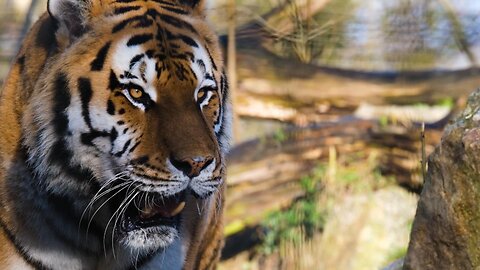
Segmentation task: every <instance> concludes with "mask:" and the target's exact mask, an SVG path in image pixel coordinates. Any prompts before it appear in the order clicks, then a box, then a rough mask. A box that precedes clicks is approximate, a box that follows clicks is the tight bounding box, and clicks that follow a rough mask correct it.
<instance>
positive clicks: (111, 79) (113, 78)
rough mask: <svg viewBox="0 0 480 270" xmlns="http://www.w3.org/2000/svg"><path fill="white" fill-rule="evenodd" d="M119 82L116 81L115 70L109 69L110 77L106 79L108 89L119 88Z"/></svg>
mask: <svg viewBox="0 0 480 270" xmlns="http://www.w3.org/2000/svg"><path fill="white" fill-rule="evenodd" d="M120 85H121V84H120V82H119V81H118V78H117V75H115V72H113V70H110V77H109V79H108V88H109V89H110V90H112V91H113V90H115V89H118V88H120Z"/></svg>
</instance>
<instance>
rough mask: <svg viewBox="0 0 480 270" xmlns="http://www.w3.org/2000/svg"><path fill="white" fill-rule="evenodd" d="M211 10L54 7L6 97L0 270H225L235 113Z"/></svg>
mask: <svg viewBox="0 0 480 270" xmlns="http://www.w3.org/2000/svg"><path fill="white" fill-rule="evenodd" d="M206 5H207V4H206V0H49V1H48V3H47V11H46V12H45V13H44V14H43V15H41V17H40V18H39V19H38V21H37V22H35V23H34V25H33V26H32V27H31V29H30V30H29V32H28V33H27V34H26V36H25V38H24V40H23V42H22V45H21V47H20V49H19V52H18V54H17V56H16V58H15V59H14V61H13V62H12V66H11V69H10V71H9V74H8V75H7V77H6V79H5V81H4V86H3V90H2V92H1V96H0V134H1V137H2V140H1V143H0V265H1V268H2V269H72V270H73V269H115V270H117V269H118V270H123V269H173V270H175V269H186V270H188V269H215V268H216V267H217V264H218V261H219V257H220V254H221V250H222V248H223V245H224V240H223V215H224V204H225V198H224V197H225V189H226V187H225V186H226V184H225V177H226V162H225V159H226V154H227V152H228V149H229V145H230V137H231V118H232V109H231V102H230V98H229V93H228V81H227V76H226V72H225V68H224V62H223V58H222V57H223V56H222V50H221V45H220V43H219V38H218V36H217V35H216V34H215V33H214V31H213V30H212V27H211V25H210V24H209V22H208V20H207V19H206V17H207V16H206V15H207V14H206V13H207V6H206Z"/></svg>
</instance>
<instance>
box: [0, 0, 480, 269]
mask: <svg viewBox="0 0 480 270" xmlns="http://www.w3.org/2000/svg"><path fill="white" fill-rule="evenodd" d="M0 4H1V6H2V7H3V9H2V10H0V81H1V80H3V78H5V76H6V73H7V72H8V67H9V63H10V62H11V61H12V59H13V57H14V55H15V52H16V51H17V49H18V46H19V44H20V43H21V40H22V37H23V35H24V34H25V33H26V31H27V30H28V28H29V27H30V26H31V24H32V22H34V21H35V20H36V19H37V18H38V16H39V15H40V14H41V13H42V12H44V11H45V7H46V0H24V1H22V0H0ZM207 9H208V15H209V18H210V21H211V23H212V26H213V27H214V28H215V29H216V30H217V32H218V33H219V35H220V40H221V43H222V45H223V48H224V52H225V56H226V59H227V64H228V73H229V77H230V81H231V88H232V96H233V103H234V110H235V124H234V144H233V147H232V151H231V153H230V156H229V161H228V162H229V169H228V195H227V210H226V220H225V221H226V227H225V235H226V244H225V248H224V251H223V255H222V263H221V265H220V269H242V270H248V269H252V270H254V269H327V270H329V269H335V270H341V269H368V270H370V269H382V268H383V267H385V266H387V265H388V264H389V263H391V262H393V261H395V260H397V259H399V258H402V257H403V256H404V255H405V253H406V249H407V245H408V239H409V232H410V227H411V225H412V221H413V217H414V215H415V208H416V202H417V198H418V195H419V193H420V192H421V189H422V184H423V174H424V173H425V170H426V169H427V168H426V167H427V164H426V162H424V161H425V157H426V156H427V155H428V154H429V153H431V152H432V151H433V149H434V147H435V145H436V144H437V143H438V142H439V141H440V138H441V134H442V130H443V128H444V127H445V125H446V124H447V123H448V121H449V119H450V118H451V117H453V116H454V115H455V114H456V112H458V111H459V110H461V109H462V107H463V106H464V104H465V101H466V97H467V96H468V94H469V93H470V92H471V91H472V90H474V89H475V88H477V87H478V86H479V85H480V69H479V67H478V65H479V61H480V60H479V58H480V32H479V31H480V17H479V14H480V1H477V0H397V1H389V0H367V1H365V0H263V1H253V0H209V1H208V5H207Z"/></svg>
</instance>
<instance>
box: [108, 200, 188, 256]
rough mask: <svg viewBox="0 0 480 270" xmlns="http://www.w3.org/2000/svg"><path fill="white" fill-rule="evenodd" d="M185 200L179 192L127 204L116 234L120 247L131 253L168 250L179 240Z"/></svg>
mask: <svg viewBox="0 0 480 270" xmlns="http://www.w3.org/2000/svg"><path fill="white" fill-rule="evenodd" d="M185 200H186V194H185V192H182V193H179V194H177V195H174V196H171V197H161V196H153V198H149V200H143V201H142V200H139V201H135V202H133V203H130V205H129V206H128V208H127V209H126V211H125V214H124V215H123V217H122V220H121V222H120V223H121V224H120V226H119V228H118V230H117V233H118V235H119V238H120V239H119V240H120V243H121V244H122V245H123V246H124V247H126V248H127V249H129V250H131V251H132V252H135V253H149V252H152V251H155V250H158V249H160V248H166V247H168V246H169V245H171V244H172V243H173V242H174V241H175V239H177V238H178V237H179V231H180V224H181V220H182V211H183V209H184V208H185Z"/></svg>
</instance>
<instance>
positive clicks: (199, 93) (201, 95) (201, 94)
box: [197, 90, 205, 99]
mask: <svg viewBox="0 0 480 270" xmlns="http://www.w3.org/2000/svg"><path fill="white" fill-rule="evenodd" d="M204 96H205V90H200V91H198V94H197V99H202V98H203V97H204Z"/></svg>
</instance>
